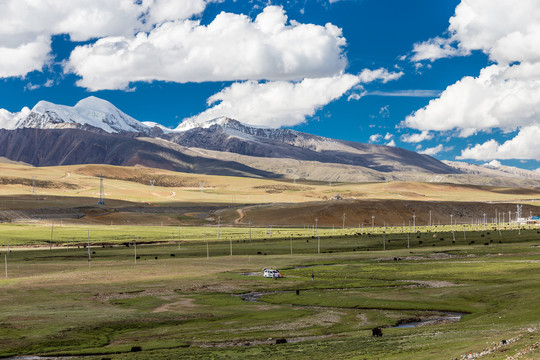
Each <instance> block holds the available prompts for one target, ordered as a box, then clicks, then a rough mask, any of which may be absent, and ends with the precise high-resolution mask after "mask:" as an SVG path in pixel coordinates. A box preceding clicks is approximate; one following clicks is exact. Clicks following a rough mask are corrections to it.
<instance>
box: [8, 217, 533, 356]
mask: <svg viewBox="0 0 540 360" xmlns="http://www.w3.org/2000/svg"><path fill="white" fill-rule="evenodd" d="M87 229H89V230H90V241H91V244H92V248H91V249H90V256H91V261H90V262H89V261H88V257H89V255H88V253H89V251H88V249H85V248H84V245H85V244H86V241H87V236H88V232H87ZM357 230H358V229H346V230H345V231H343V232H342V230H332V229H317V233H316V234H314V229H309V230H308V229H304V228H295V229H275V228H274V229H272V235H271V236H270V233H269V232H270V229H264V228H263V229H261V228H257V229H252V238H251V241H250V239H249V228H232V227H226V228H220V233H221V236H220V237H219V236H218V233H217V228H207V227H205V228H195V227H193V228H185V229H184V228H181V229H180V239H181V244H180V249H178V244H177V242H176V241H172V237H174V236H177V231H178V229H177V228H176V227H165V226H164V227H127V226H126V227H120V226H118V227H117V226H112V227H111V226H94V227H90V228H87V227H68V226H66V227H60V226H58V227H57V228H55V229H54V232H53V244H54V245H55V246H52V250H49V248H48V247H47V245H48V241H49V240H50V231H51V227H50V226H35V225H32V226H30V225H14V224H5V225H2V226H0V245H2V246H1V248H0V251H1V254H0V260H1V262H0V265H1V269H0V270H2V272H1V273H2V275H4V273H3V272H4V270H5V264H4V261H5V260H6V259H7V275H8V277H7V278H5V277H3V278H1V279H0V303H1V304H2V311H1V312H0V324H1V326H0V356H3V357H8V356H14V355H42V356H51V355H55V356H75V357H79V356H90V357H89V358H91V359H94V358H95V359H102V358H111V359H124V358H126V359H127V358H129V359H155V358H164V359H178V358H215V359H227V358H235V359H236V358H239V359H242V358H245V359H251V358H254V357H265V358H272V359H274V358H295V359H329V358H332V359H456V358H457V359H460V358H461V356H462V355H466V356H467V355H468V354H469V353H472V354H473V356H474V357H475V358H478V357H481V358H482V359H507V358H508V359H510V358H512V359H537V358H540V349H538V343H539V341H540V335H539V332H538V327H539V326H540V296H539V295H540V234H539V233H538V231H537V230H536V229H520V230H518V229H512V230H502V231H500V232H499V231H498V230H497V229H493V227H492V226H491V227H487V228H486V229H485V230H484V229H483V227H482V228H481V229H478V230H476V231H473V230H472V229H471V228H469V227H465V226H463V227H454V229H453V230H454V232H452V231H450V230H451V228H450V227H449V226H446V227H440V228H437V229H431V228H427V227H420V228H418V229H417V230H420V232H417V233H414V234H407V233H406V232H402V231H403V229H402V228H401V227H396V228H376V229H374V231H370V233H369V234H368V233H367V231H366V232H364V233H361V234H360V235H359V234H357V232H358V231H357ZM370 230H371V229H370ZM428 230H430V231H428ZM431 230H436V231H431ZM463 230H465V232H463ZM70 234H71V235H70ZM205 234H206V236H205ZM290 234H293V237H292V242H291V236H290ZM434 235H436V236H434ZM133 236H135V239H136V242H138V244H137V247H136V250H135V246H134V245H135V244H134V243H133V242H131V241H132V240H133ZM169 237H170V238H171V239H169ZM319 237H320V243H319ZM7 238H9V239H10V246H12V245H11V241H13V242H14V243H15V244H17V245H20V246H21V247H18V248H15V249H12V248H10V250H12V251H10V252H9V253H8V251H7V241H6V240H7ZM407 238H408V240H407ZM70 239H75V241H74V242H73V243H70V242H69V240H70ZM205 239H207V240H208V242H206V241H205ZM176 240H177V238H176ZM168 241H170V242H171V243H167V242H168ZM145 242H146V243H147V244H145V245H143V243H145ZM155 242H156V243H155ZM150 243H151V244H150ZM291 243H292V251H293V254H292V255H291ZM407 243H409V248H407ZM24 245H27V246H24ZM28 245H42V247H39V248H35V249H32V248H29V247H28ZM68 245H69V246H68ZM231 245H232V250H233V255H232V256H231V255H230V249H231ZM319 246H320V247H319ZM383 248H385V249H386V250H383ZM319 249H320V253H318V252H319ZM135 251H136V255H137V256H138V257H139V258H138V259H135ZM262 268H278V269H280V270H281V271H282V273H283V274H284V276H285V277H284V278H283V279H279V280H272V279H265V278H263V277H262V276H261V275H262ZM312 275H313V277H314V278H313V280H312ZM297 291H298V293H297ZM246 294H248V295H249V298H250V299H251V300H256V301H246V300H244V299H243V297H244V298H245V297H246ZM450 311H451V312H459V313H462V314H463V316H462V318H461V320H460V321H458V322H451V321H434V322H433V324H431V325H426V326H420V327H414V328H393V327H392V326H393V325H395V324H397V323H398V322H400V320H407V319H408V320H430V319H435V318H440V317H444V314H443V313H444V312H450ZM376 326H381V327H383V328H382V331H383V336H382V337H372V336H371V329H373V328H374V327H376ZM281 338H284V339H286V340H287V343H286V344H279V345H277V344H276V339H281ZM502 340H506V344H505V345H503V344H502ZM136 347H140V348H141V350H142V351H140V352H132V350H137V348H136ZM483 351H485V352H486V354H485V355H482V356H480V354H481V353H482V352H483ZM85 358H88V357H85Z"/></svg>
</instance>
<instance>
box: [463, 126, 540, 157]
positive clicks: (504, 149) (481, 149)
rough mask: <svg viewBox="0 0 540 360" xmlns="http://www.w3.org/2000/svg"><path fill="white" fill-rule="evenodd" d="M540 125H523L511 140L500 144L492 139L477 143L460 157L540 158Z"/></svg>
mask: <svg viewBox="0 0 540 360" xmlns="http://www.w3.org/2000/svg"><path fill="white" fill-rule="evenodd" d="M538 139H540V125H532V126H527V127H523V128H522V129H521V130H520V131H519V133H518V134H517V135H516V136H515V137H514V138H513V139H510V140H507V141H505V142H504V143H502V144H500V143H499V142H498V141H496V140H494V139H491V140H488V141H486V142H484V143H483V144H477V145H475V146H472V147H468V148H467V149H465V150H463V151H462V152H461V155H460V156H458V159H474V160H492V159H534V160H540V151H539V150H538Z"/></svg>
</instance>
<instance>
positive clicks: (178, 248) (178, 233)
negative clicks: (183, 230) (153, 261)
mask: <svg viewBox="0 0 540 360" xmlns="http://www.w3.org/2000/svg"><path fill="white" fill-rule="evenodd" d="M178 250H180V226H179V227H178Z"/></svg>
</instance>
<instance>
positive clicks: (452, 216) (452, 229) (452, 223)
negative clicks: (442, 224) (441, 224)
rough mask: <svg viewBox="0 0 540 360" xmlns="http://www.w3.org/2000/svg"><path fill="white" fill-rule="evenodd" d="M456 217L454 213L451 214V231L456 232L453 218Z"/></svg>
mask: <svg viewBox="0 0 540 360" xmlns="http://www.w3.org/2000/svg"><path fill="white" fill-rule="evenodd" d="M453 218H454V215H453V214H450V231H452V232H454V221H453V220H452V219H453Z"/></svg>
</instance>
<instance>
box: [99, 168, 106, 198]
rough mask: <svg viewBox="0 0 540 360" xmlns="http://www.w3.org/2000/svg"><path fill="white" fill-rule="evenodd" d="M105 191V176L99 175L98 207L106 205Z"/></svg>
mask: <svg viewBox="0 0 540 360" xmlns="http://www.w3.org/2000/svg"><path fill="white" fill-rule="evenodd" d="M104 195H105V194H104V191H103V174H99V201H98V205H105V199H104Z"/></svg>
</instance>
